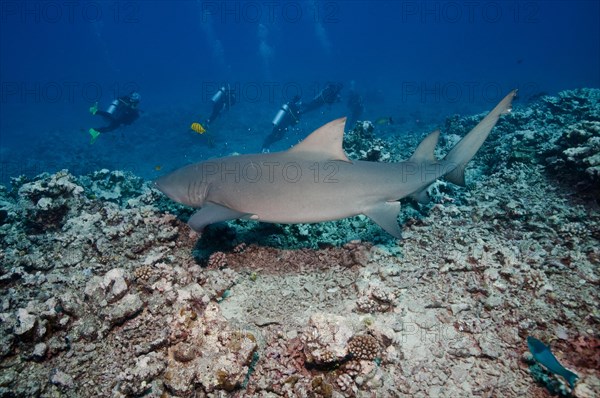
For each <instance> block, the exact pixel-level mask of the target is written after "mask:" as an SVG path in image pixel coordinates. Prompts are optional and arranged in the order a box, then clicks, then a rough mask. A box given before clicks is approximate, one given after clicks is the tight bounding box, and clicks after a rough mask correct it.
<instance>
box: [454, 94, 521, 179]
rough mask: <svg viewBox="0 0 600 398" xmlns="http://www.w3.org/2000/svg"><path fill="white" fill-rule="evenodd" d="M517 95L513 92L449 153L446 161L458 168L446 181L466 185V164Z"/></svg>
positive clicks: (509, 107)
mask: <svg viewBox="0 0 600 398" xmlns="http://www.w3.org/2000/svg"><path fill="white" fill-rule="evenodd" d="M516 95H517V90H513V91H511V92H510V93H509V94H508V95H507V96H506V97H504V99H503V100H502V101H500V103H499V104H498V105H496V107H495V108H494V109H492V111H491V112H490V113H488V115H487V116H486V117H485V118H483V120H482V121H481V122H479V124H478V125H477V126H475V128H473V130H471V131H470V132H469V133H468V134H467V135H466V136H465V137H464V138H463V139H462V140H460V141H459V142H458V144H456V145H455V146H454V148H452V149H451V150H450V152H448V154H447V155H446V157H445V158H444V160H445V161H447V162H449V163H451V164H453V165H456V167H455V168H454V170H452V171H451V172H450V173H448V174H446V177H445V178H446V180H448V181H450V182H452V183H454V184H456V185H461V186H464V185H465V166H466V164H467V163H468V162H469V161H470V160H471V159H472V158H473V156H475V154H476V153H477V151H478V150H479V148H481V145H482V144H483V142H484V141H485V139H486V138H487V137H488V135H489V134H490V131H491V130H492V128H493V127H494V126H495V125H496V123H497V122H498V119H499V118H500V115H503V114H505V113H508V112H510V110H511V108H512V100H513V98H514V97H515V96H516Z"/></svg>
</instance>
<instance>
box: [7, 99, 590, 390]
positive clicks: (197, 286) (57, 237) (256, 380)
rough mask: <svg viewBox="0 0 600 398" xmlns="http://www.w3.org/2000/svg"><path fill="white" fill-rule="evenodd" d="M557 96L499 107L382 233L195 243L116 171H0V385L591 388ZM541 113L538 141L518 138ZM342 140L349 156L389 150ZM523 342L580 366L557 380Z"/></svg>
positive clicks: (583, 224) (586, 145) (581, 200)
mask: <svg viewBox="0 0 600 398" xmlns="http://www.w3.org/2000/svg"><path fill="white" fill-rule="evenodd" d="M561 95H562V96H561V97H551V98H548V99H545V100H544V101H545V103H541V104H535V105H533V106H530V107H528V108H525V109H518V110H516V111H515V112H514V114H513V115H512V116H510V117H507V118H505V119H503V121H502V122H501V123H500V124H499V126H498V127H497V129H498V131H496V132H494V136H492V137H490V140H491V141H492V144H491V145H488V144H487V143H486V144H485V145H487V148H488V149H487V150H484V149H483V148H482V151H483V152H482V154H481V155H479V156H478V158H477V159H476V160H475V162H474V167H473V168H472V170H475V171H474V172H472V173H471V174H472V175H471V177H472V178H471V180H472V181H473V180H475V181H474V183H473V185H472V186H471V187H470V188H469V189H467V190H458V189H454V188H451V187H449V186H447V185H446V184H445V183H443V182H442V183H440V184H438V185H436V186H435V187H433V188H432V190H431V192H430V193H431V194H432V196H433V197H434V203H433V204H432V205H431V206H429V207H428V208H427V209H425V211H422V210H423V209H419V208H418V207H416V205H409V204H407V205H406V206H405V208H406V209H405V210H404V213H403V215H402V219H403V221H404V224H403V236H404V239H403V240H401V241H398V242H396V241H393V240H390V239H389V237H386V236H385V233H382V232H381V231H379V230H378V227H377V226H373V225H371V223H370V221H368V220H366V219H364V217H355V218H353V219H350V220H343V221H339V222H337V223H326V224H322V225H321V224H319V225H313V226H286V227H283V226H264V225H262V224H256V223H253V222H246V221H236V222H232V223H229V224H228V226H226V227H222V226H214V227H211V229H210V230H209V231H207V233H206V234H205V236H203V237H202V238H201V239H198V237H197V235H195V234H194V233H191V232H190V229H189V228H188V227H187V225H185V222H184V220H185V217H186V215H189V211H188V210H186V209H184V208H181V207H178V206H176V205H174V204H172V203H170V202H169V201H168V200H167V199H165V198H164V197H163V196H162V195H161V194H160V193H159V192H158V191H156V190H155V189H153V188H152V187H151V186H150V185H149V184H148V183H147V182H144V181H142V180H140V179H139V178H136V177H134V176H132V175H129V174H127V173H122V172H118V171H108V170H102V171H99V172H96V173H94V174H92V175H88V176H82V177H75V176H73V175H71V174H69V173H68V172H67V171H63V172H59V173H56V174H53V175H49V174H42V175H40V176H38V177H35V178H32V179H28V178H25V177H20V178H15V179H13V186H12V190H10V191H9V190H8V189H6V188H4V187H0V237H1V239H0V248H1V251H0V264H1V266H0V286H1V292H0V358H1V363H0V396H6V397H264V398H267V397H269V398H271V397H273V398H274V397H453V398H454V397H524V396H527V397H546V396H550V395H551V394H554V395H558V396H564V397H567V396H574V397H579V398H584V397H597V396H600V371H599V370H598V369H600V362H599V359H598V352H599V349H600V328H599V323H600V306H599V295H600V293H599V292H600V289H599V285H600V267H599V265H600V244H599V240H600V212H598V203H597V197H596V196H594V195H595V194H594V192H595V189H596V188H597V186H596V185H595V181H597V180H595V179H596V178H597V176H598V173H597V167H598V165H597V163H594V162H595V160H594V159H596V158H597V153H598V150H599V148H600V145H597V146H596V144H597V143H598V142H600V141H599V140H600V138H599V137H600V133H599V131H600V129H598V128H597V127H598V125H597V123H600V117H598V115H600V112H598V98H599V95H598V90H596V91H594V90H590V91H587V92H585V93H582V92H577V91H576V92H567V93H565V94H561ZM557 98H558V99H557ZM573 98H578V100H577V104H579V105H580V106H579V107H578V108H577V109H581V106H583V105H585V106H587V107H588V108H586V110H584V111H581V112H579V113H576V114H575V113H574V111H573V110H570V111H569V109H570V108H569V107H571V106H572V103H573V101H575V100H573ZM582 98H583V99H582ZM584 100H585V101H584ZM586 101H587V102H586ZM590 102H591V105H590ZM549 104H550V105H549ZM544 109H545V110H544ZM561 109H562V110H564V112H562V111H561ZM561 112H562V113H561ZM569 112H571V113H569ZM557 114H560V115H563V119H561V120H558V121H556V120H555V122H554V124H553V125H552V126H553V127H552V129H554V130H553V131H554V133H553V134H554V135H553V137H555V139H547V138H545V139H543V140H536V139H535V138H531V137H530V136H537V135H540V136H542V137H545V136H544V134H549V133H548V130H543V131H542V130H541V128H539V127H536V126H541V125H542V122H543V120H549V119H548V118H550V117H551V116H552V117H554V118H556V115H557ZM569 114H573V116H572V118H571V116H568V115H569ZM536 115H537V116H536ZM549 115H551V116H549ZM565 115H567V116H565ZM473 120H477V117H471V118H462V119H451V120H449V122H448V125H447V130H448V131H450V132H454V133H456V134H459V135H464V131H462V130H461V127H460V126H463V127H464V128H465V129H468V128H469V126H470V125H472V121H473ZM536 123H537V124H536ZM362 133H363V134H364V131H363V132H362ZM360 135H361V131H358V130H355V131H354V132H353V134H350V137H349V142H350V143H351V144H352V145H353V147H352V148H351V150H349V153H351V154H352V153H353V154H354V156H355V157H360V154H361V153H362V152H364V154H366V151H367V149H365V150H362V149H361V145H363V146H364V148H373V147H374V146H377V148H379V149H378V151H379V152H378V153H377V154H376V155H377V157H378V156H380V155H385V157H386V158H391V159H395V158H396V157H402V156H404V155H405V153H386V152H385V149H384V148H387V147H389V146H388V144H390V143H386V142H381V141H378V142H377V143H376V145H374V144H373V142H372V141H371V142H369V140H373V137H362V138H361V137H358V138H357V136H360ZM570 137H571V138H570ZM572 137H575V138H572ZM576 137H579V138H576ZM363 141H364V142H363ZM448 141H449V142H448V145H451V142H450V141H451V140H450V139H449V140H448ZM517 147H518V148H517ZM578 148H579V149H578ZM582 148H583V149H582ZM369 156H374V155H373V153H371V154H370V155H369ZM594 156H595V157H594ZM578 159H579V160H578ZM578 162H579V163H578ZM568 167H572V169H571V171H570V172H567V168H568ZM577 173H580V174H577ZM473 174H475V175H473ZM567 174H568V175H569V176H570V180H569V181H572V180H573V179H578V181H580V182H581V184H579V185H577V184H572V183H571V182H569V183H568V184H563V185H561V184H558V183H557V181H559V180H560V179H561V178H562V176H564V175H567ZM577 176H579V177H577ZM586 178H587V180H586ZM594 186H595V187H596V188H593V187H594ZM590 187H592V188H590ZM585 192H587V193H588V195H586V194H585ZM361 234H362V236H361ZM356 237H361V239H363V240H356V239H354V238H356ZM527 336H535V337H536V338H538V339H540V340H542V341H544V342H545V343H546V344H549V345H550V346H551V348H552V351H553V353H554V354H555V355H556V357H557V358H558V359H559V361H560V362H561V363H562V364H563V365H564V366H565V367H567V368H568V369H570V370H572V371H574V372H575V373H577V374H578V375H579V377H580V379H579V382H578V383H577V384H576V386H575V388H574V390H571V389H570V388H569V386H568V384H567V383H566V382H565V381H564V380H561V379H560V378H557V377H555V376H553V375H552V374H550V373H548V372H547V371H546V370H545V369H543V368H541V367H540V366H539V365H537V364H535V363H533V362H532V360H531V356H530V355H528V351H527V342H526V338H527Z"/></svg>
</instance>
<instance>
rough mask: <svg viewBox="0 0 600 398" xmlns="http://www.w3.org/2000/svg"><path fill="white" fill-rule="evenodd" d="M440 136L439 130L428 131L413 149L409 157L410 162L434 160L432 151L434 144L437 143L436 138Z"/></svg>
mask: <svg viewBox="0 0 600 398" xmlns="http://www.w3.org/2000/svg"><path fill="white" fill-rule="evenodd" d="M439 137H440V130H435V131H434V132H433V133H430V134H429V135H428V136H427V137H425V139H424V140H423V141H421V143H420V144H419V146H418V147H417V149H415V153H413V155H412V156H411V157H410V159H409V161H410V162H419V163H420V162H424V161H428V162H435V156H434V154H433V151H435V146H436V145H437V143H438V138H439Z"/></svg>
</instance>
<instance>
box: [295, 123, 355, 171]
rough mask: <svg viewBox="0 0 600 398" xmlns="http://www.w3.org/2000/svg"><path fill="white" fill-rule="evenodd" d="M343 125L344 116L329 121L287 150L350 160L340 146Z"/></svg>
mask: <svg viewBox="0 0 600 398" xmlns="http://www.w3.org/2000/svg"><path fill="white" fill-rule="evenodd" d="M345 125H346V118H345V117H343V118H340V119H336V120H334V121H332V122H329V123H327V124H326V125H324V126H321V127H319V128H318V129H316V130H315V131H313V132H312V133H311V134H310V135H309V136H308V137H306V138H305V139H304V140H302V141H300V142H299V143H298V144H296V145H295V146H294V147H292V148H290V149H289V150H288V152H289V153H311V154H322V156H323V158H325V159H327V160H342V161H344V162H350V159H348V157H347V156H346V152H344V148H342V143H343V142H344V126H345Z"/></svg>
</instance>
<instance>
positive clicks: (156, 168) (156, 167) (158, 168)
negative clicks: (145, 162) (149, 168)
mask: <svg viewBox="0 0 600 398" xmlns="http://www.w3.org/2000/svg"><path fill="white" fill-rule="evenodd" d="M160 169H162V166H161V165H160V164H158V165H156V166H154V170H156V171H160Z"/></svg>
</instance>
